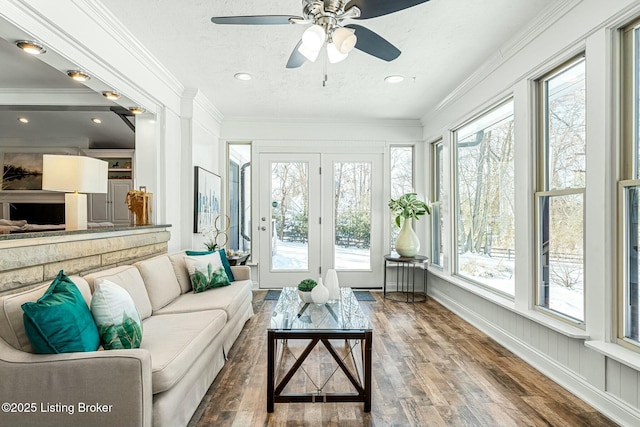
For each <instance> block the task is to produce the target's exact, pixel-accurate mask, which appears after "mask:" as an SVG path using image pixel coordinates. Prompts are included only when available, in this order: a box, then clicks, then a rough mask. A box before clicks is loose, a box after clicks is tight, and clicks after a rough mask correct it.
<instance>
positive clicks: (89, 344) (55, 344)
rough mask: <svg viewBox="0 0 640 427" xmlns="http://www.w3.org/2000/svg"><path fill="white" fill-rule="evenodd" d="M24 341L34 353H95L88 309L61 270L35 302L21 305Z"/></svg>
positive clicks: (94, 329) (95, 335) (97, 340)
mask: <svg viewBox="0 0 640 427" xmlns="http://www.w3.org/2000/svg"><path fill="white" fill-rule="evenodd" d="M22 310H23V311H24V326H25V330H26V332H27V337H29V341H30V342H31V346H32V347H33V349H34V351H35V352H36V353H41V354H56V353H71V352H77V351H95V350H97V349H98V347H99V346H100V337H99V335H98V328H97V327H96V324H95V322H94V321H93V317H92V316H91V312H90V311H89V307H88V306H87V303H86V301H85V300H84V298H83V296H82V293H81V292H80V290H79V289H78V288H77V287H76V285H75V283H73V281H72V280H71V279H69V277H67V276H66V275H65V274H64V272H63V271H62V270H60V272H59V273H58V276H57V277H56V278H55V279H54V280H53V282H52V283H51V285H50V286H49V288H48V289H47V290H46V291H45V293H44V295H42V297H40V298H38V300H37V301H36V302H32V301H29V302H25V303H24V304H22Z"/></svg>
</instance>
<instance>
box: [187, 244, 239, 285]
mask: <svg viewBox="0 0 640 427" xmlns="http://www.w3.org/2000/svg"><path fill="white" fill-rule="evenodd" d="M184 263H185V264H186V265H187V271H189V277H190V278H191V286H192V287H193V293H194V294H197V293H198V292H204V291H206V290H207V289H212V288H220V287H222V286H228V285H230V284H231V283H230V282H229V277H227V273H225V271H224V267H223V265H222V261H221V260H220V254H219V253H218V252H214V253H212V254H211V255H201V256H185V257H184Z"/></svg>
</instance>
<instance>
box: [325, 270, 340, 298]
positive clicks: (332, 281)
mask: <svg viewBox="0 0 640 427" xmlns="http://www.w3.org/2000/svg"><path fill="white" fill-rule="evenodd" d="M325 282H326V283H327V284H326V287H327V289H328V290H329V301H337V300H339V299H340V282H338V273H337V272H336V271H335V270H334V269H333V268H331V269H329V270H327V275H326V278H325Z"/></svg>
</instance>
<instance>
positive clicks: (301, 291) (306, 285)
mask: <svg viewBox="0 0 640 427" xmlns="http://www.w3.org/2000/svg"><path fill="white" fill-rule="evenodd" d="M317 285H318V282H316V281H315V280H313V279H304V280H303V281H302V282H300V283H298V295H300V299H301V300H302V302H306V303H311V302H313V298H312V297H311V291H312V290H313V288H315V287H316V286H317Z"/></svg>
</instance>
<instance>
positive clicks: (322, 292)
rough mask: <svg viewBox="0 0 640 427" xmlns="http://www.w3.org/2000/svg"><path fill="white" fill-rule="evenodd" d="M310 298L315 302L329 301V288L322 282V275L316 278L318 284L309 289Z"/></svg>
mask: <svg viewBox="0 0 640 427" xmlns="http://www.w3.org/2000/svg"><path fill="white" fill-rule="evenodd" d="M311 298H312V299H313V302H314V303H316V304H324V303H326V302H327V301H329V289H327V287H326V286H325V285H324V284H323V283H322V277H319V278H318V285H317V286H315V287H314V288H313V289H312V290H311Z"/></svg>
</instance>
